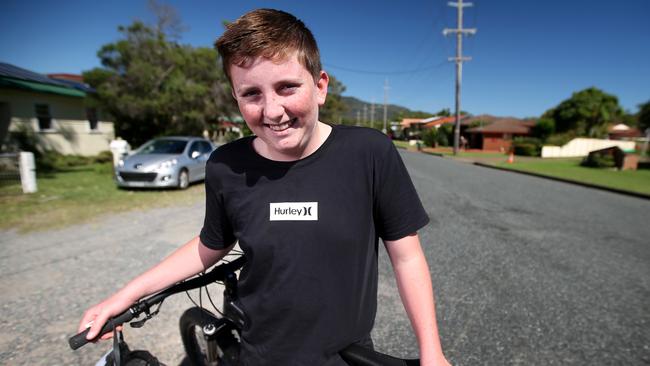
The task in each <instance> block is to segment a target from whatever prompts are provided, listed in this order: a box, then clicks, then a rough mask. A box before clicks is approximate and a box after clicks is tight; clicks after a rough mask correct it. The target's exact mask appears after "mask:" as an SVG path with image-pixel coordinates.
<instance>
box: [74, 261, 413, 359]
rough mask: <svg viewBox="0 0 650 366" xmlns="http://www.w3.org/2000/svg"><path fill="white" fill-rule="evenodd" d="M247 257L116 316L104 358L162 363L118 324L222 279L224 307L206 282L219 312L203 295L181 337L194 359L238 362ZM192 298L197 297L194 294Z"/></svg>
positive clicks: (78, 340) (349, 352)
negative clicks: (240, 281) (135, 347)
mask: <svg viewBox="0 0 650 366" xmlns="http://www.w3.org/2000/svg"><path fill="white" fill-rule="evenodd" d="M245 262H246V259H245V257H244V256H240V257H239V258H237V259H235V260H233V261H232V262H226V263H223V264H219V265H217V266H215V267H214V268H213V269H212V270H210V271H209V272H207V273H205V274H202V275H199V276H198V277H195V278H192V279H189V280H186V281H183V282H180V283H178V284H176V285H173V286H171V287H169V288H167V289H165V290H163V291H161V292H159V293H157V294H154V295H151V296H150V297H148V298H146V299H143V300H140V301H138V302H136V303H135V304H133V305H132V306H131V307H130V308H129V309H127V310H125V311H124V312H123V313H121V314H119V315H117V316H115V317H113V318H112V319H111V320H110V321H108V322H107V323H106V324H105V325H104V326H103V327H102V329H101V331H100V333H99V335H98V336H97V339H98V338H99V337H101V336H102V335H104V334H106V333H109V332H113V333H114V338H113V349H112V350H111V351H109V352H108V353H107V354H105V355H104V357H103V359H104V360H105V361H104V364H105V365H115V366H122V365H127V366H136V365H142V366H147V365H151V366H153V365H160V363H159V361H158V360H157V359H156V358H155V357H154V356H153V355H151V354H150V353H149V352H148V351H142V350H139V351H131V350H130V349H129V347H128V345H127V344H126V342H125V341H124V337H123V336H122V334H121V332H117V331H116V326H118V325H120V324H125V323H129V324H130V325H131V327H133V328H140V327H142V326H144V324H145V323H146V321H147V320H149V319H151V318H152V317H154V316H155V315H156V314H158V312H159V311H160V307H161V305H162V303H163V301H164V300H165V299H166V298H167V297H169V296H171V295H175V294H178V293H181V292H187V291H189V290H194V289H198V288H203V287H206V286H207V285H209V284H212V283H215V282H218V283H222V284H223V285H224V292H223V306H222V308H223V311H220V310H219V309H218V307H217V306H215V305H214V303H213V302H212V298H211V296H210V293H209V292H207V287H206V293H207V295H208V299H209V300H210V303H211V304H212V306H213V307H214V309H215V310H216V312H217V313H218V315H217V314H214V313H212V312H210V311H208V310H207V309H205V308H203V304H202V303H201V301H200V303H199V304H198V305H197V304H196V303H195V305H196V306H195V307H192V308H189V309H187V310H186V311H185V312H184V313H183V314H182V315H181V317H180V321H179V326H180V333H181V339H182V341H183V346H184V348H185V352H186V354H187V357H188V359H189V361H190V362H191V363H192V364H193V365H197V366H234V365H237V362H238V359H239V340H240V334H241V330H242V328H243V326H244V323H245V321H246V314H244V312H243V311H242V310H241V309H240V308H239V307H238V306H237V302H236V300H237V275H236V274H235V272H236V271H237V270H239V269H240V268H241V267H242V266H243V265H244V263H245ZM188 296H189V295H188ZM190 299H191V298H190ZM192 302H194V301H193V300H192ZM154 308H155V309H154ZM143 314H144V318H142V319H140V317H141V316H142V315H143ZM134 319H135V320H134ZM88 330H89V329H86V330H85V331H83V332H81V333H78V334H76V335H74V336H72V337H70V338H69V340H68V343H69V345H70V347H71V348H72V349H73V350H76V349H78V348H80V347H82V346H83V345H85V344H87V343H88V342H89V341H88V340H86V335H87V334H88ZM339 354H340V355H341V358H343V360H345V361H346V362H347V363H348V364H350V365H353V366H355V365H356V366H414V365H419V364H420V362H419V360H418V359H409V360H406V359H400V358H395V357H392V356H389V355H386V354H383V353H379V352H377V351H374V350H372V349H368V348H365V347H362V346H358V345H351V346H349V347H347V348H346V349H344V350H342V351H340V353H339ZM99 364H100V363H98V365H99Z"/></svg>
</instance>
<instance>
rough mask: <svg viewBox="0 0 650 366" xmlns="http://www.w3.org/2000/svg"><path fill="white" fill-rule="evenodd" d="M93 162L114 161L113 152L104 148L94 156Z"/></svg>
mask: <svg viewBox="0 0 650 366" xmlns="http://www.w3.org/2000/svg"><path fill="white" fill-rule="evenodd" d="M93 162H95V163H100V164H102V163H112V162H113V153H112V152H110V151H109V150H104V151H102V152H100V153H99V154H97V156H95V157H93Z"/></svg>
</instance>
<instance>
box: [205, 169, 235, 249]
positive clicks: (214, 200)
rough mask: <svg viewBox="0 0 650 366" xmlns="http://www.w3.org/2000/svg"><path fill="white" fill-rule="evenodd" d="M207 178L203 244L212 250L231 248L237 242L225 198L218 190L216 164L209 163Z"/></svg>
mask: <svg viewBox="0 0 650 366" xmlns="http://www.w3.org/2000/svg"><path fill="white" fill-rule="evenodd" d="M205 174H206V177H205V220H204V222H203V228H202V229H201V234H200V239H201V242H202V243H203V244H204V245H205V246H206V247H208V248H211V249H223V248H227V247H229V246H230V245H231V244H233V243H234V242H235V240H236V238H235V235H234V233H233V229H232V225H231V223H230V219H229V217H228V214H227V213H226V210H225V207H224V202H223V196H222V195H221V192H219V190H218V189H216V187H215V186H216V179H217V177H216V172H215V167H214V164H211V163H210V162H208V164H207V166H206V172H205Z"/></svg>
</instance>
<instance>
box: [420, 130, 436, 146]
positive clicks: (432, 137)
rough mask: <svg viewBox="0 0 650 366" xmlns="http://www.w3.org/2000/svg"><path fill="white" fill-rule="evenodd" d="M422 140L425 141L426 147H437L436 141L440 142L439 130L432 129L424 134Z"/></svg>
mask: <svg viewBox="0 0 650 366" xmlns="http://www.w3.org/2000/svg"><path fill="white" fill-rule="evenodd" d="M422 140H424V145H425V146H429V147H436V141H437V140H438V130H437V129H435V128H430V129H428V130H426V131H424V133H423V134H422Z"/></svg>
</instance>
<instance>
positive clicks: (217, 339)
mask: <svg viewBox="0 0 650 366" xmlns="http://www.w3.org/2000/svg"><path fill="white" fill-rule="evenodd" d="M180 331H181V339H182V340H183V346H184V347H185V353H186V354H187V358H188V360H189V361H190V363H191V364H192V365H195V366H232V365H236V364H237V359H238V356H239V340H238V338H237V337H236V334H238V333H237V330H236V327H235V326H234V324H233V323H232V322H231V321H230V320H228V319H224V318H219V317H217V316H216V315H214V314H212V313H210V312H209V311H207V310H205V309H202V308H199V307H194V308H190V309H187V310H186V311H185V312H184V313H183V315H181V319H180Z"/></svg>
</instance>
